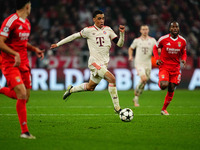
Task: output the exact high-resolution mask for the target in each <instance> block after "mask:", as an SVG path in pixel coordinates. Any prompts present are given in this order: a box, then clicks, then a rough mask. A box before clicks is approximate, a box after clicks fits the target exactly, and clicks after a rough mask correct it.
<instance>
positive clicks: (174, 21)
mask: <svg viewBox="0 0 200 150" xmlns="http://www.w3.org/2000/svg"><path fill="white" fill-rule="evenodd" d="M172 23H178V22H177V21H176V20H173V21H171V22H170V23H169V26H168V30H169V29H170V27H171V25H172ZM178 26H179V23H178Z"/></svg>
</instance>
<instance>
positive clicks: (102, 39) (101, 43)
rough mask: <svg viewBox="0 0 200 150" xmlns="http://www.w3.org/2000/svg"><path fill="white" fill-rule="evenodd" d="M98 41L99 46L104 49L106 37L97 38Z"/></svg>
mask: <svg viewBox="0 0 200 150" xmlns="http://www.w3.org/2000/svg"><path fill="white" fill-rule="evenodd" d="M96 41H97V44H99V47H102V46H103V43H104V37H96Z"/></svg>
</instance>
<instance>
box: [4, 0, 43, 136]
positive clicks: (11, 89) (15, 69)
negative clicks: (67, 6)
mask: <svg viewBox="0 0 200 150" xmlns="http://www.w3.org/2000/svg"><path fill="white" fill-rule="evenodd" d="M16 9H17V10H16V13H14V14H12V15H10V16H9V17H8V18H6V19H5V20H4V22H3V24H2V26H1V29H0V50H1V55H2V73H3V74H4V76H5V78H6V80H7V85H8V87H4V88H1V89H0V93H1V94H5V95H6V96H8V97H11V98H14V99H17V103H16V110H17V114H18V118H19V123H20V126H21V135H20V137H21V138H26V139H35V136H33V135H31V134H30V133H29V130H28V126H27V112H26V102H27V101H28V99H29V96H30V89H31V73H30V67H29V60H28V56H27V49H28V50H30V51H34V52H35V53H36V55H37V56H38V57H41V58H43V57H44V54H43V51H42V50H40V49H38V48H36V47H34V46H32V45H31V44H30V43H29V42H28V37H29V35H30V30H31V25H30V22H29V21H28V19H27V16H28V15H29V14H30V12H31V2H30V0H16Z"/></svg>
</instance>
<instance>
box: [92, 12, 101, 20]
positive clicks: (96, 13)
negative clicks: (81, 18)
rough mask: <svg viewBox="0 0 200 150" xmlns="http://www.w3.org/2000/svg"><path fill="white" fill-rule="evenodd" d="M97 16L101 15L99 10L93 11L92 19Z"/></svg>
mask: <svg viewBox="0 0 200 150" xmlns="http://www.w3.org/2000/svg"><path fill="white" fill-rule="evenodd" d="M98 14H103V12H102V11H101V10H95V11H94V12H93V14H92V16H93V18H95V17H96V16H97V15H98Z"/></svg>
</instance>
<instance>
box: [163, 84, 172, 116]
mask: <svg viewBox="0 0 200 150" xmlns="http://www.w3.org/2000/svg"><path fill="white" fill-rule="evenodd" d="M175 87H176V84H175V83H171V82H170V83H169V86H168V92H167V94H166V96H165V101H164V104H163V108H162V110H161V114H162V115H169V113H168V112H167V110H166V109H167V107H168V105H169V104H170V102H171V101H172V99H173V96H174V89H175Z"/></svg>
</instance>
